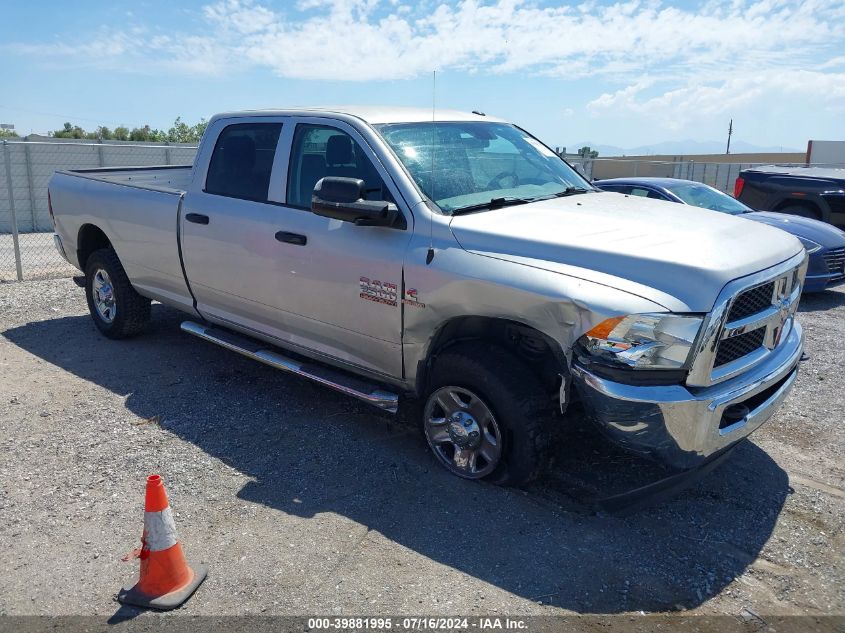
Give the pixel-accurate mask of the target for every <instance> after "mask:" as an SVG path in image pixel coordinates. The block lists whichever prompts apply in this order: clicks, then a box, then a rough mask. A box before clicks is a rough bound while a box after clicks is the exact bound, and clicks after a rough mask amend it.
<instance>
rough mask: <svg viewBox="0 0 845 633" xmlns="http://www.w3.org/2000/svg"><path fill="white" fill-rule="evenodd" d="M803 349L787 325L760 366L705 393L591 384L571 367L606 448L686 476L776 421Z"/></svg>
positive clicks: (799, 335)
mask: <svg viewBox="0 0 845 633" xmlns="http://www.w3.org/2000/svg"><path fill="white" fill-rule="evenodd" d="M803 347H804V333H803V330H802V329H801V325H800V324H798V323H797V322H794V321H793V327H792V328H791V329H790V332H789V335H788V337H787V339H786V341H785V342H783V343H782V344H781V345H780V346H779V349H776V350H775V351H774V352H773V353H772V354H771V355H770V356H769V357H768V358H767V359H766V360H765V361H764V362H762V363H761V364H759V365H757V366H756V367H753V368H752V369H749V370H748V371H746V372H744V373H743V374H740V375H739V376H737V377H735V378H732V379H730V380H726V381H724V382H721V383H718V384H716V385H712V386H710V387H701V388H698V387H695V388H694V387H685V386H683V385H665V386H634V385H627V384H622V383H617V382H613V381H610V380H606V379H604V378H601V377H599V376H596V375H595V374H593V373H590V371H589V370H588V369H586V368H584V367H582V366H581V365H579V364H578V363H577V362H576V363H573V366H572V376H573V384H574V385H575V388H576V389H577V390H578V393H579V395H580V396H581V399H582V400H583V402H584V406H585V409H586V411H587V414H588V416H589V417H590V418H592V419H593V421H595V422H596V423H597V424H598V425H599V427H600V428H601V429H602V430H603V431H604V432H605V434H606V435H608V436H609V437H610V439H611V440H613V441H614V442H616V443H617V444H619V445H621V446H622V447H623V448H625V449H627V450H630V451H632V452H636V453H639V454H642V455H647V456H649V457H652V458H655V459H657V460H658V461H661V462H663V463H665V464H667V465H669V466H672V467H675V468H682V469H688V468H694V467H696V466H699V465H701V464H702V463H703V462H705V461H706V460H707V459H708V458H709V457H710V456H712V455H714V454H716V453H718V452H719V451H722V450H724V449H725V448H727V447H728V446H731V445H733V444H735V443H736V442H738V441H739V440H741V439H743V438H745V437H747V436H748V435H750V434H751V433H752V432H753V431H754V430H755V429H757V428H758V427H759V426H760V425H762V424H763V423H764V422H766V421H767V420H768V419H769V418H770V417H772V415H774V413H775V411H777V409H778V407H779V406H780V405H781V403H782V402H783V401H784V399H785V398H786V396H787V394H788V393H789V391H790V390H791V389H792V385H793V384H794V382H795V378H796V376H797V374H798V362H799V361H800V359H801V354H802V351H803ZM726 412H727V415H726Z"/></svg>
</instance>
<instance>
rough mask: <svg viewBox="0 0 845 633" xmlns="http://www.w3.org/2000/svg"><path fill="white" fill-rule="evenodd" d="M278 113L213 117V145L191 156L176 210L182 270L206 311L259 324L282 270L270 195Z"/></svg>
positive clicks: (271, 311)
mask: <svg viewBox="0 0 845 633" xmlns="http://www.w3.org/2000/svg"><path fill="white" fill-rule="evenodd" d="M283 128H284V121H283V119H282V118H279V117H276V118H272V117H252V118H238V119H234V120H230V121H228V122H227V121H226V120H221V121H216V122H215V125H214V129H209V130H208V132H207V133H208V134H217V137H216V141H215V143H214V145H213V147H205V148H204V152H205V154H204V155H202V156H197V165H207V166H208V168H207V170H206V173H197V174H195V176H194V179H195V180H194V184H193V185H192V189H191V190H190V191H189V192H188V194H187V195H186V197H185V201H184V203H183V208H182V215H181V218H180V222H181V224H180V230H181V237H182V239H181V244H182V257H183V261H184V264H185V273H186V275H187V277H188V281H189V283H190V285H191V290H192V291H193V293H194V297H195V298H196V300H197V309H198V310H199V312H200V313H201V314H202V315H203V316H206V317H214V318H216V319H219V320H223V321H226V322H232V323H237V324H242V325H246V326H248V327H250V328H252V329H256V330H258V331H262V330H264V329H266V327H267V326H270V325H273V324H277V321H278V315H277V305H276V304H277V298H278V296H279V294H280V293H281V292H283V291H284V287H285V279H286V275H287V274H288V271H287V270H286V267H285V265H284V263H282V262H281V261H280V260H279V258H278V255H279V250H280V249H279V247H280V244H279V242H278V241H276V239H275V236H274V233H275V231H273V228H272V227H273V226H274V216H275V215H276V214H277V213H278V207H277V206H275V205H273V204H271V203H269V202H268V195H269V193H270V184H271V174H272V172H273V164H274V162H275V161H276V157H277V151H276V150H277V146H278V141H279V138H280V136H281V133H282V130H283Z"/></svg>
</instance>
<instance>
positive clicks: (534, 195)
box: [376, 121, 593, 213]
mask: <svg viewBox="0 0 845 633" xmlns="http://www.w3.org/2000/svg"><path fill="white" fill-rule="evenodd" d="M376 128H377V129H378V131H379V132H380V133H381V135H382V137H384V140H385V141H387V144H388V145H390V147H391V148H392V149H393V151H394V152H396V155H397V156H398V157H399V160H401V161H402V163H403V164H404V165H405V167H406V168H407V170H408V172H410V174H411V177H412V178H413V179H414V180H415V181H416V183H417V185H418V186H419V187H420V189H422V191H423V192H424V193H425V194H426V195H427V196H428V197H429V199H431V200H432V201H433V202H434V203H435V204H437V206H439V207H440V208H441V209H442V210H443V211H445V212H447V213H455V212H458V211H460V210H462V209H464V210H469V209H475V208H481V207H490V208H495V207H496V206H502V205H503V204H507V203H509V202H526V201H531V200H536V199H542V198H551V197H554V196H557V195H567V194H569V193H578V192H582V191H592V190H593V187H592V186H591V185H590V184H589V183H588V182H587V181H586V180H585V179H584V178H582V177H581V176H580V175H579V174H578V173H577V172H576V171H575V170H573V169H572V168H571V167H569V165H567V164H566V163H565V162H564V161H563V160H562V159H561V158H560V157H559V156H558V155H557V154H555V153H554V152H553V151H552V150H550V149H549V148H548V147H546V146H545V145H543V144H542V143H540V142H539V141H537V140H536V139H535V138H533V137H532V136H530V135H529V134H527V133H525V132H523V131H522V130H520V129H519V128H517V127H515V126H513V125H508V124H505V123H492V122H490V123H488V122H483V121H482V122H479V121H465V122H464V121H461V122H446V123H441V122H437V123H435V122H427V123H391V124H383V125H378V126H376ZM491 201H492V202H493V204H490V203H491Z"/></svg>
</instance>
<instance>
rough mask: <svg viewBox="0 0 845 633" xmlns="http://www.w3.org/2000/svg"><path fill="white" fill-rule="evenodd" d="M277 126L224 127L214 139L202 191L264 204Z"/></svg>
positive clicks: (240, 125) (274, 150)
mask: <svg viewBox="0 0 845 633" xmlns="http://www.w3.org/2000/svg"><path fill="white" fill-rule="evenodd" d="M281 131H282V124H281V123H238V124H235V125H227V126H226V127H225V128H223V131H222V132H220V136H218V137H217V142H216V143H215V145H214V153H213V154H212V155H211V162H210V163H209V166H208V175H207V176H206V179H205V192H206V193H212V194H215V195H218V196H227V197H229V198H243V199H244V200H254V201H256V202H267V190H268V188H269V187H270V172H271V171H272V169H273V158H274V157H275V155H276V145H277V144H278V142H279V134H280V133H281Z"/></svg>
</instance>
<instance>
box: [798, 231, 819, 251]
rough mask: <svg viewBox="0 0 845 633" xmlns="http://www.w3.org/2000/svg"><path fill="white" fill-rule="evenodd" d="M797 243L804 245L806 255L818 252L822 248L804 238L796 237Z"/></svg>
mask: <svg viewBox="0 0 845 633" xmlns="http://www.w3.org/2000/svg"><path fill="white" fill-rule="evenodd" d="M795 237H798V236H797V235H796V236H795ZM798 241H799V242H801V243H802V244H803V245H804V248H805V249H807V254H808V255H809V254H810V253H815V252H816V251H817V250H819V249H820V248H821V247H822V245H821V244H817V243H816V242H814V241H813V240H808V239H807V238H806V237H798Z"/></svg>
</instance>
